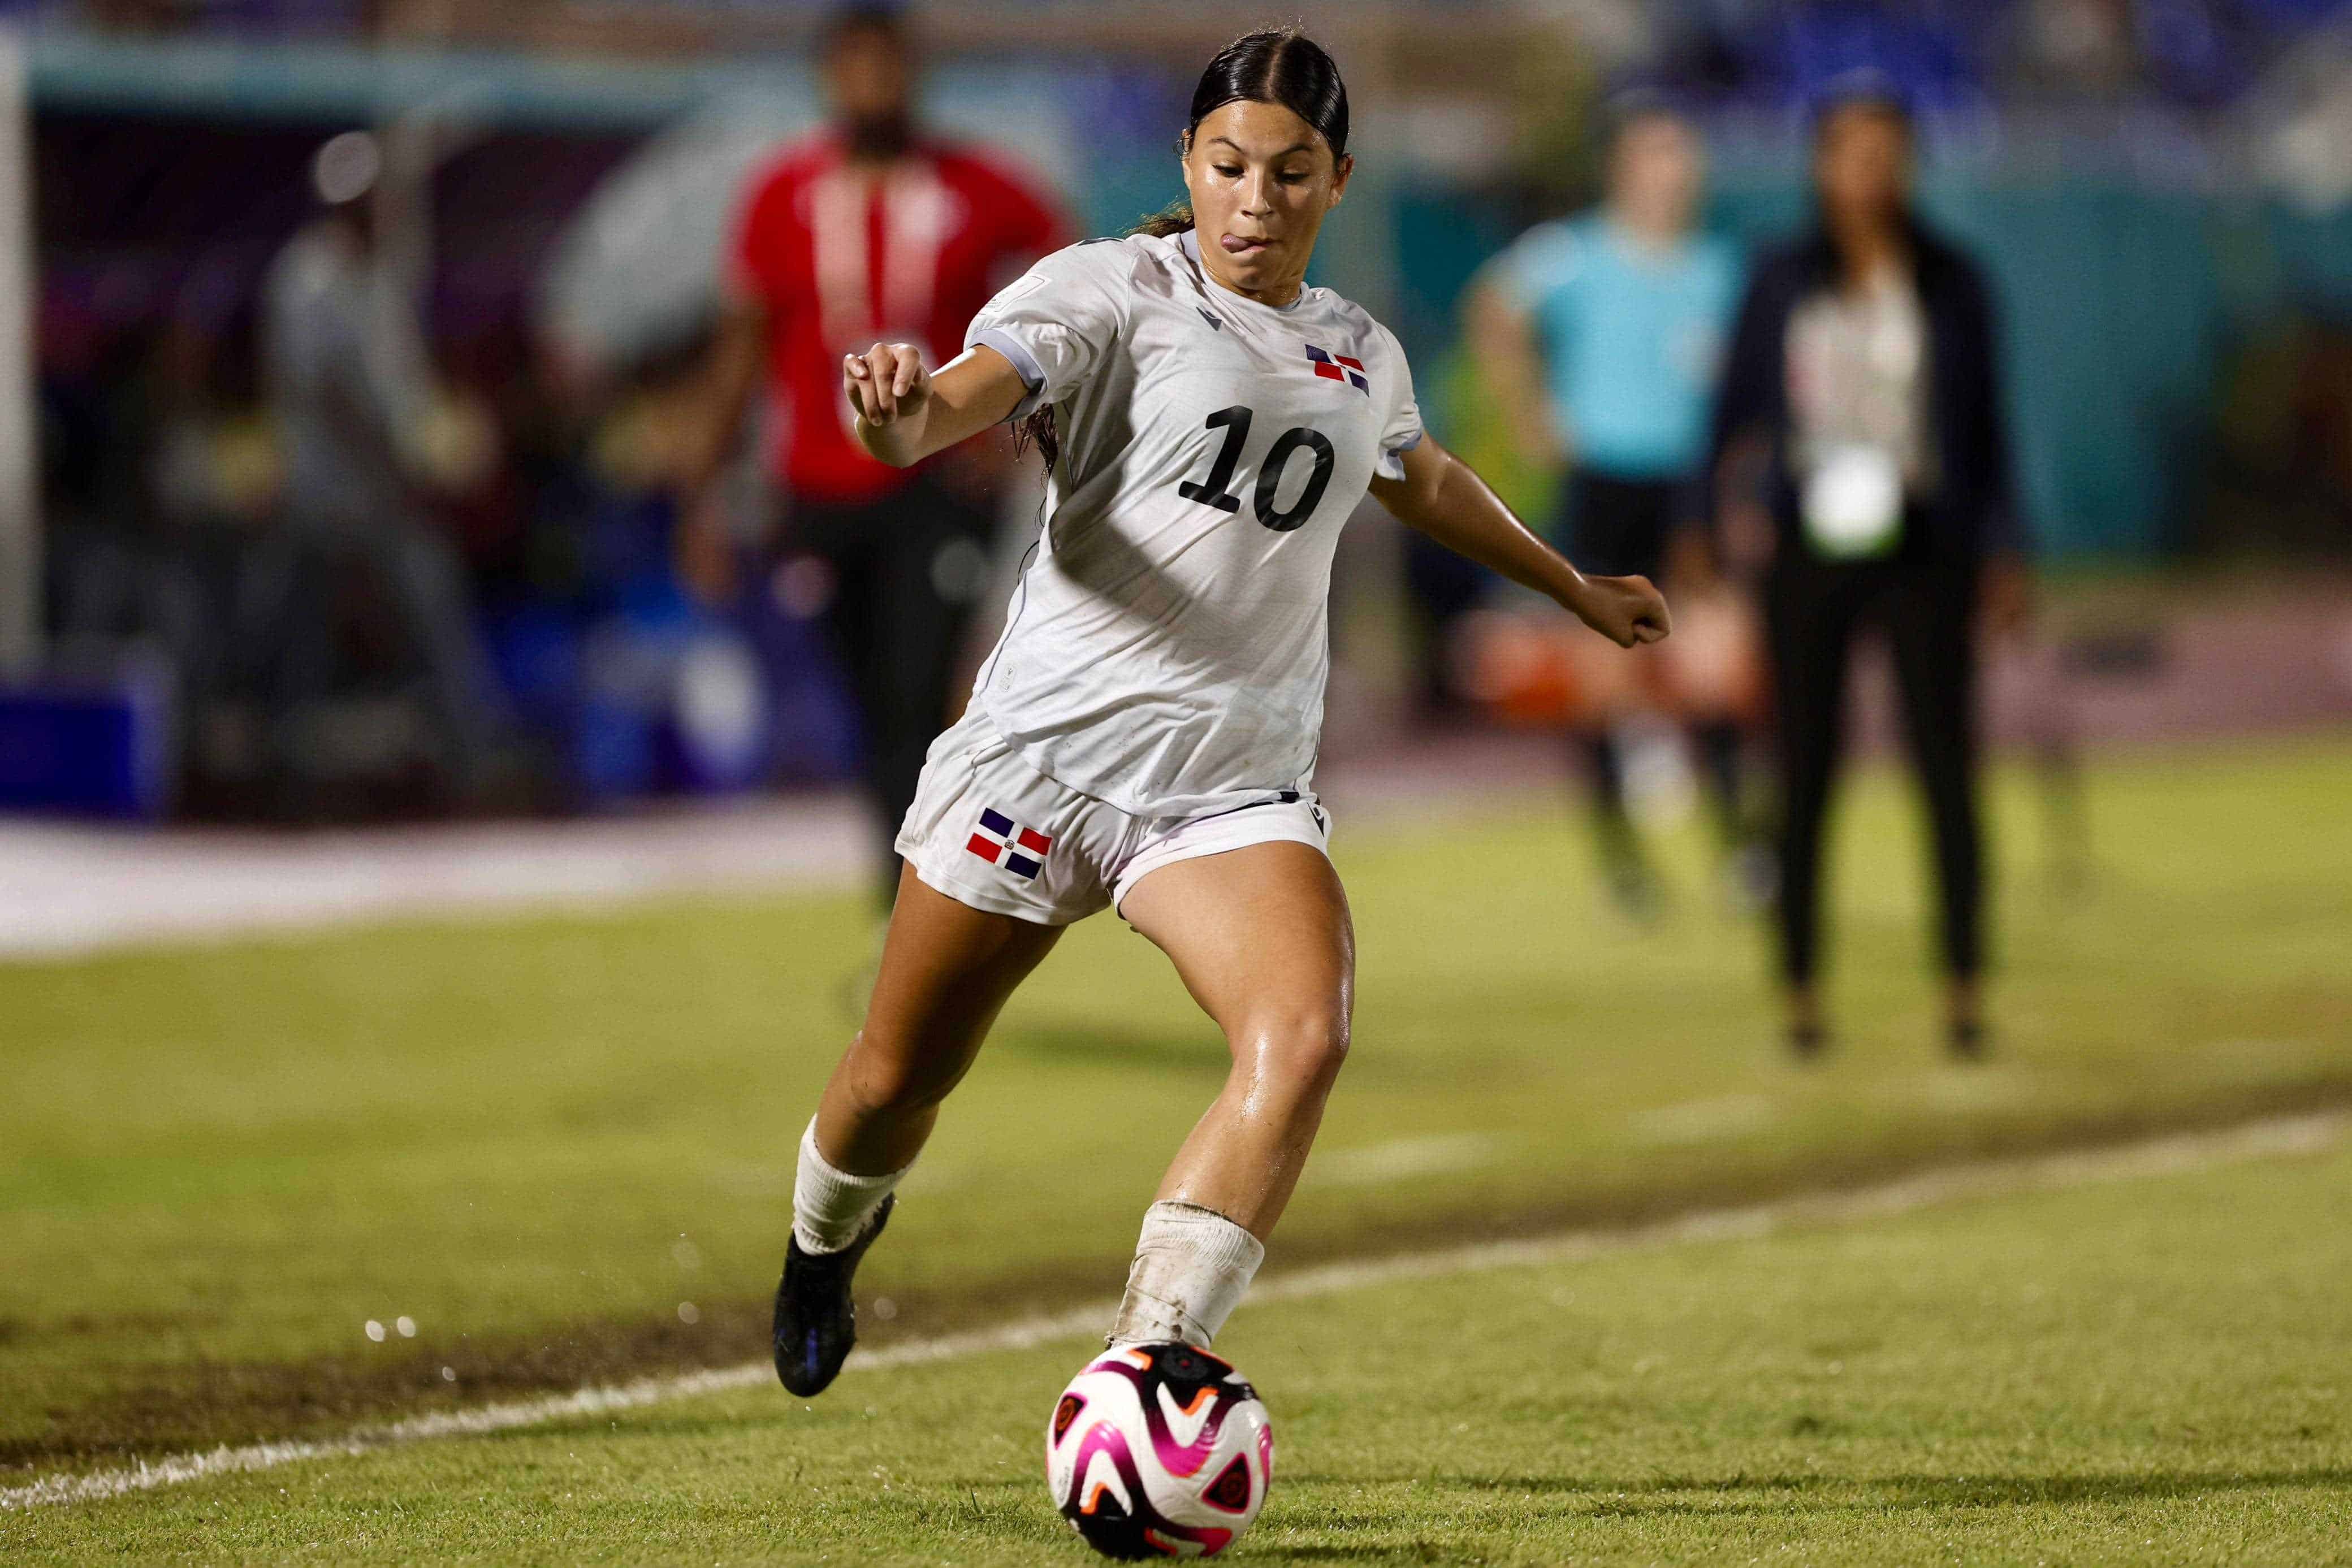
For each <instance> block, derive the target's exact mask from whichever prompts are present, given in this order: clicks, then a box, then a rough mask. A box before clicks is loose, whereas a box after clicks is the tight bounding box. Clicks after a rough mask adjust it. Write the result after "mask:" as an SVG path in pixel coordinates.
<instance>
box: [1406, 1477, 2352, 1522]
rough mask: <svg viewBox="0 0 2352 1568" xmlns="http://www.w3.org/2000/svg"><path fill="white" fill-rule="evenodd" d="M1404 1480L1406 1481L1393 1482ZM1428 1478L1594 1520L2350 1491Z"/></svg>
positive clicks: (1989, 1480) (1896, 1481) (2167, 1484)
mask: <svg viewBox="0 0 2352 1568" xmlns="http://www.w3.org/2000/svg"><path fill="white" fill-rule="evenodd" d="M1400 1479H1403V1478H1400ZM1411 1479H1418V1480H1421V1481H1423V1482H1424V1483H1425V1484H1430V1485H1435V1486H1440V1487H1449V1486H1450V1487H1456V1488H1459V1489H1461V1490H1465V1491H1486V1492H1505V1493H1514V1494H1518V1495H1522V1496H1542V1495H1556V1496H1580V1495H1582V1496H1590V1497H1591V1498H1593V1499H1594V1502H1593V1506H1592V1507H1591V1508H1590V1509H1588V1510H1584V1511H1585V1512H1587V1513H1590V1514H1591V1515H1592V1516H1594V1517H1596V1518H1608V1519H1619V1518H1638V1517H1642V1516H1644V1515H1659V1514H1676V1515H1691V1516H1698V1515H1709V1516H1712V1515H1735V1514H1758V1513H1781V1512H1786V1511H1788V1510H1789V1509H1790V1506H1791V1504H1790V1500H1788V1498H1786V1497H1785V1496H1782V1497H1777V1498H1772V1499H1769V1500H1768V1499H1762V1498H1759V1499H1758V1500H1755V1501H1753V1502H1737V1501H1728V1500H1726V1501H1709V1500H1706V1499H1708V1498H1727V1497H1728V1496H1729V1495H1730V1494H1734V1493H1738V1492H1748V1491H1756V1492H1777V1493H1784V1494H1785V1493H1790V1492H1816V1493H1822V1492H1837V1493H1840V1494H1848V1493H1850V1494H1853V1495H1840V1496H1838V1497H1835V1498H1821V1499H1818V1500H1813V1501H1811V1502H1805V1503H1799V1504H1796V1505H1795V1506H1797V1507H1798V1508H1800V1509H1802V1508H1808V1507H1811V1508H1819V1509H1822V1510H1826V1511H1838V1512H1845V1511H1856V1510H1860V1511H1870V1512H1883V1511H1886V1510H1889V1509H1906V1510H1907V1509H1932V1510H1936V1511H1945V1510H1950V1509H1966V1508H2016V1507H2023V1506H2030V1505H2032V1504H2037V1503H2054V1504H2060V1505H2066V1504H2074V1503H2117V1502H2138V1501H2146V1500H2168V1499H2179V1498H2192V1497H2202V1496H2207V1495H2211V1494H2217V1493H2227V1492H2244V1491H2275V1490H2294V1489H2306V1488H2313V1487H2317V1488H2323V1489H2331V1490H2332V1489H2352V1469H2346V1468H2343V1467H2340V1466H2326V1467H2320V1468H2317V1469H2308V1470H2283V1469H2268V1470H2243V1471H2234V1470H2233V1471H2207V1470H2149V1471H2145V1472H2141V1473H2136V1474H2131V1475H2105V1476H2101V1475H2087V1476H2086V1475H2043V1476H1927V1475H1901V1476H1879V1477H1873V1478H1847V1477H1843V1476H1839V1475H1836V1474H1834V1473H1810V1474H1804V1475H1772V1476H1748V1475H1735V1476H1727V1477H1724V1478H1722V1479H1705V1478H1697V1477H1688V1476H1665V1477H1651V1478H1648V1479H1641V1480H1630V1479H1622V1478H1611V1477H1604V1476H1423V1477H1415V1478H1411Z"/></svg>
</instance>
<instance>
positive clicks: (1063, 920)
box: [900, 850, 1095, 927]
mask: <svg viewBox="0 0 2352 1568" xmlns="http://www.w3.org/2000/svg"><path fill="white" fill-rule="evenodd" d="M900 853H901V854H904V853H905V852H904V851H903V850H902V851H900ZM907 863H908V866H910V867H912V868H913V870H914V873H915V880H916V881H918V882H919V883H922V884H923V885H924V886H925V887H928V888H929V889H930V890H931V891H932V892H933V893H936V894H939V895H940V897H942V898H952V899H954V900H955V901H956V902H957V903H958V904H962V905H964V906H965V907H966V908H969V909H977V910H979V911H980V912H981V913H982V915H1010V916H1012V917H1013V919H1015V920H1025V921H1027V922H1028V923H1029V924H1030V925H1049V926H1055V927H1059V926H1064V925H1076V924H1077V923H1078V922H1079V921H1081V920H1084V919H1085V918H1086V917H1087V915H1092V914H1094V913H1095V911H1094V910H1092V909H1088V910H1084V911H1081V912H1079V913H1077V914H1075V915H1065V914H1064V913H1062V912H1061V911H1060V910H1057V909H1045V910H1041V909H1040V908H1038V906H1037V905H1036V904H1033V903H1029V902H1027V901H1025V900H1024V899H1021V898H1019V897H1016V896H1014V895H1013V894H1005V893H1000V892H998V891H997V890H996V889H994V888H992V887H979V886H975V885H973V884H972V883H968V882H965V881H963V880H962V879H961V878H960V877H951V876H945V875H941V874H940V873H938V872H936V871H934V870H933V869H932V868H930V867H929V866H927V865H925V864H923V863H922V862H920V861H918V860H915V859H913V858H911V857H909V858H908V861H907Z"/></svg>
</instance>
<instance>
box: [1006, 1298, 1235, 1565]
mask: <svg viewBox="0 0 2352 1568" xmlns="http://www.w3.org/2000/svg"><path fill="white" fill-rule="evenodd" d="M1045 1480H1046V1484H1048V1485H1049V1486H1051V1487H1052V1488H1053V1490H1054V1503H1055V1506H1056V1507H1057V1508H1059V1509H1060V1510H1061V1511H1062V1517H1063V1518H1065V1519H1066V1520H1068V1521H1070V1523H1071V1525H1072V1526H1073V1527H1074V1528H1075V1529H1076V1531H1077V1532H1078V1533H1079V1534H1080V1535H1083V1536H1085V1537H1086V1538H1087V1544H1088V1545H1089V1546H1092V1547H1093V1548H1094V1549H1095V1550H1096V1551H1097V1552H1101V1553H1102V1554H1103V1555H1104V1556H1106V1557H1116V1558H1118V1559H1119V1560H1120V1561H1122V1562H1130V1563H1131V1562H1136V1561H1139V1560H1140V1559H1142V1558H1146V1557H1210V1556H1214V1555H1215V1554H1216V1553H1217V1552H1223V1550H1224V1549H1225V1548H1226V1547H1228V1546H1231V1545H1232V1544H1233V1543H1234V1542H1236V1541H1238V1540H1240V1539H1241V1537H1242V1534H1243V1532H1244V1531H1247V1530H1248V1529H1249V1527H1250V1525H1251V1523H1252V1522H1253V1521H1255V1520H1256V1518H1257V1511H1258V1510H1259V1509H1260V1508H1263V1507H1264V1506H1265V1491H1266V1488H1267V1487H1268V1486H1269V1485H1270V1484H1271V1483H1272V1482H1273V1480H1274V1424H1273V1422H1271V1421H1269V1420H1268V1419H1267V1418H1266V1414H1265V1406H1264V1405H1263V1404H1261V1403H1259V1401H1258V1396H1257V1390H1255V1388H1252V1387H1251V1386H1250V1385H1248V1384H1247V1383H1244V1381H1242V1377H1241V1375H1240V1374H1239V1373H1237V1372H1235V1371H1234V1369H1233V1367H1232V1366H1230V1365H1229V1364H1226V1363H1224V1362H1222V1361H1220V1360H1218V1359H1217V1358H1216V1357H1215V1356H1213V1355H1211V1354H1208V1353H1207V1352H1206V1351H1201V1350H1195V1349H1193V1348H1192V1346H1191V1345H1189V1344H1139V1345H1126V1346H1122V1347H1121V1348H1119V1349H1118V1350H1113V1351H1107V1352H1105V1353H1104V1354H1102V1355H1101V1356H1100V1357H1099V1358H1098V1359H1097V1360H1096V1361H1095V1362H1094V1363H1093V1364H1091V1365H1089V1366H1088V1367H1087V1369H1086V1370H1085V1371H1084V1372H1081V1373H1079V1374H1078V1375H1077V1376H1076V1377H1074V1378H1072V1379H1071V1380H1070V1386H1069V1387H1068V1388H1067V1389H1066V1390H1065V1391H1064V1392H1063V1394H1062V1397H1061V1399H1060V1401H1059V1402H1057V1403H1056V1404H1055V1406H1054V1419H1053V1422H1052V1424H1051V1425H1050V1426H1048V1427H1046V1428H1045Z"/></svg>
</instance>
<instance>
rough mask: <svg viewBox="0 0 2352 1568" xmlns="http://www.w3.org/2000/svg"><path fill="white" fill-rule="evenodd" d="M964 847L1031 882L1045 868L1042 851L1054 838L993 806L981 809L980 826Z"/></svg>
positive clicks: (1051, 844)
mask: <svg viewBox="0 0 2352 1568" xmlns="http://www.w3.org/2000/svg"><path fill="white" fill-rule="evenodd" d="M963 847H964V848H966V849H968V850H970V851H971V852H972V853H974V854H976V855H978V856H979V857H980V858H981V859H982V860H984V861H986V862H988V863H989V864H991V865H1001V866H1003V868H1004V869H1005V870H1006V871H1009V872H1011V873H1013V875H1015V876H1025V877H1027V878H1028V879H1029V880H1030V881H1031V882H1034V881H1036V880H1037V873H1039V872H1041V871H1044V870H1045V852H1046V851H1047V850H1050V849H1052V848H1053V847H1054V841H1053V840H1051V839H1049V838H1047V837H1046V836H1045V834H1043V833H1041V832H1039V831H1037V830H1036V829H1034V828H1024V827H1023V826H1022V825H1021V824H1020V823H1018V822H1016V821H1013V819H1012V818H1010V817H1008V816H1006V815H1005V814H1004V813H1003V812H1002V811H1000V810H997V809H996V808H995V807H993V806H982V808H981V809H980V829H979V831H977V832H975V833H973V834H972V835H971V838H970V839H969V840H967V841H965V843H964V846H963Z"/></svg>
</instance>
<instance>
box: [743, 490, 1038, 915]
mask: <svg viewBox="0 0 2352 1568" xmlns="http://www.w3.org/2000/svg"><path fill="white" fill-rule="evenodd" d="M972 489H973V487H971V486H964V487H959V486H950V485H948V484H943V483H941V482H940V479H939V478H938V477H936V476H934V475H933V474H932V473H931V472H929V471H928V470H925V471H919V472H918V475H917V476H916V478H915V480H914V482H913V483H912V484H910V485H908V486H907V487H906V488H905V489H903V490H898V491H894V492H893V493H891V494H890V495H888V496H886V497H881V498H880V499H878V500H875V501H869V502H866V503H864V504H862V505H861V504H845V503H839V502H834V503H824V502H817V501H811V500H807V499H804V498H801V497H794V498H793V500H792V501H791V502H790V503H789V504H788V506H787V507H786V510H785V517H784V525H783V528H782V529H781V530H780V531H781V533H782V537H783V538H784V539H785V540H786V541H787V542H786V544H785V546H784V551H783V553H784V557H785V560H786V564H787V570H790V568H791V565H792V564H793V563H794V562H797V561H807V560H814V561H817V562H821V563H822V566H823V570H824V573H825V575H826V576H827V577H829V578H830V579H831V584H830V586H831V587H832V590H833V592H832V595H831V598H830V601H829V602H827V604H826V606H825V611H824V625H825V631H826V633H827V636H828V639H829V641H830V642H831V643H832V644H833V649H834V652H835V655H836V656H837V657H838V658H839V660H840V663H841V668H842V672H843V674H845V675H847V676H848V677H849V681H850V685H851V695H853V696H855V697H856V701H857V716H858V721H859V725H860V727H861V729H862V732H863V736H864V742H865V753H866V766H865V781H866V792H867V794H868V796H869V797H870V798H871V799H872V800H873V802H874V805H875V809H876V820H877V821H878V822H880V823H882V824H884V827H885V832H886V834H887V833H890V832H895V831H897V828H898V824H899V823H900V822H902V821H905V820H906V817H907V810H908V807H910V806H912V805H913V804H914V803H915V784H916V781H917V780H918V779H920V778H921V777H922V772H923V757H924V754H925V753H926V752H928V751H929V749H930V745H931V740H932V737H935V736H937V735H938V734H939V732H940V725H941V723H942V718H941V715H942V714H943V713H944V712H945V711H946V709H947V706H948V704H949V702H950V699H951V697H952V695H953V693H954V689H955V676H956V673H957V669H958V666H959V664H960V662H961V658H962V656H963V652H964V644H965V643H966V641H967V640H968V639H969V637H970V635H971V624H972V618H973V614H974V612H975V611H976V610H977V609H978V604H977V600H978V598H979V594H980V592H981V591H982V588H983V587H984V586H985V585H986V583H987V580H988V573H989V559H990V557H989V552H990V550H991V549H992V548H993V539H994V536H995V532H996V515H995V513H994V511H993V510H992V508H991V507H989V506H988V505H987V503H986V500H985V497H984V495H982V494H975V493H972ZM885 842H886V844H887V838H886V841H885ZM885 864H886V867H887V868H891V869H895V867H896V865H897V858H896V856H895V854H894V855H892V856H891V857H890V859H889V860H888V861H887V862H885ZM886 891H887V890H886Z"/></svg>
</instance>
